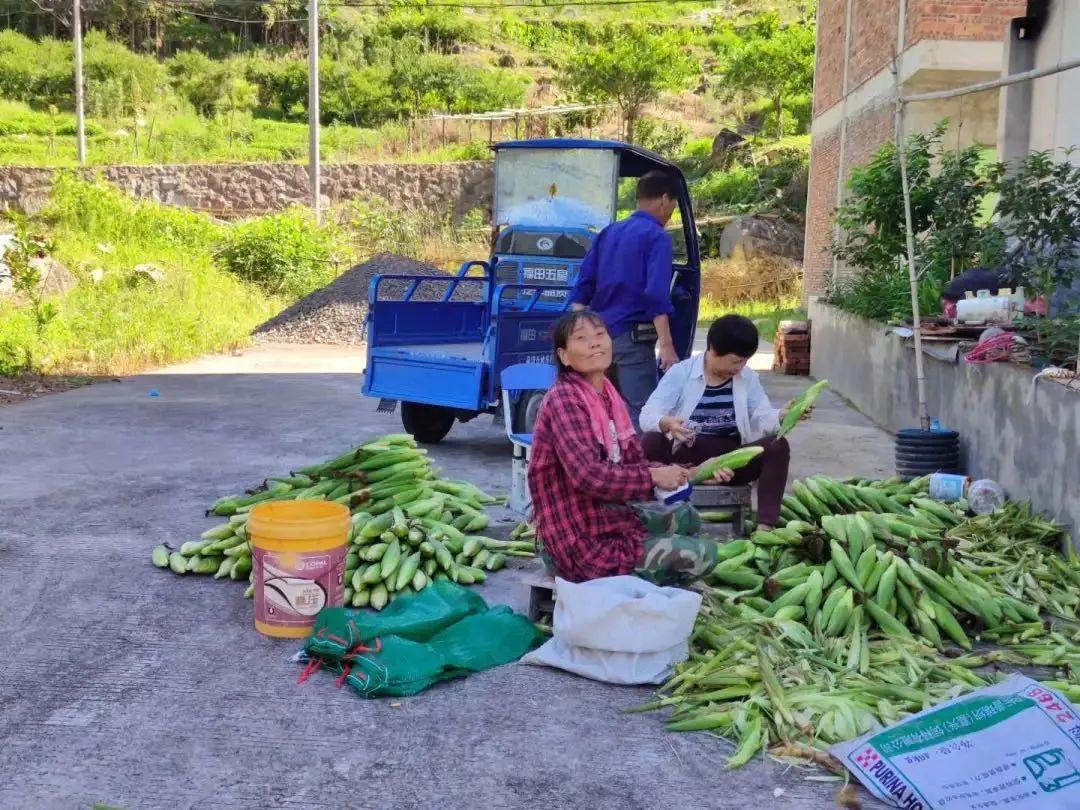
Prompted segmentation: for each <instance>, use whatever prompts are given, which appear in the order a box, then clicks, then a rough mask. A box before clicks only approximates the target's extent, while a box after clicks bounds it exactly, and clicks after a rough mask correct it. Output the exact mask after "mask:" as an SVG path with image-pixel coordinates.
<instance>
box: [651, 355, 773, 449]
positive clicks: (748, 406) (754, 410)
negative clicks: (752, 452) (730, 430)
mask: <svg viewBox="0 0 1080 810" xmlns="http://www.w3.org/2000/svg"><path fill="white" fill-rule="evenodd" d="M732 389H733V393H734V396H735V423H736V424H737V425H738V426H739V435H740V436H742V441H743V444H749V443H751V442H756V441H757V440H758V439H761V438H764V437H765V436H771V435H772V434H774V433H776V431H777V430H779V429H780V411H779V409H777V408H774V407H773V406H772V405H771V404H770V403H769V397H768V395H767V394H766V393H765V389H764V388H762V387H761V379H760V378H759V377H758V374H757V372H756V371H754V370H753V369H750V368H744V369H743V370H742V371H740V372H739V373H738V374H736V375H735V376H734V377H733V378H732ZM704 393H705V356H704V355H702V354H698V355H695V356H693V357H691V358H689V359H688V360H683V361H682V362H681V363H676V364H675V365H674V366H672V367H671V368H669V369H668V370H667V373H665V374H664V376H663V377H661V378H660V384H659V385H658V386H657V387H656V390H655V391H653V393H652V396H650V397H649V401H648V402H646V403H645V407H643V408H642V409H641V418H640V420H639V424H640V425H641V430H642V431H643V432H645V433H648V432H650V431H659V430H660V420H661V419H662V418H664V417H665V416H676V417H678V418H679V419H683V420H687V419H689V418H690V415H691V414H692V413H693V412H694V408H696V407H697V404H698V402H700V401H701V396H702V394H704Z"/></svg>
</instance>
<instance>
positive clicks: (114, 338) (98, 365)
mask: <svg viewBox="0 0 1080 810" xmlns="http://www.w3.org/2000/svg"><path fill="white" fill-rule="evenodd" d="M33 224H34V227H35V228H41V229H45V228H46V227H48V228H49V229H50V230H51V241H52V242H53V243H54V244H55V248H54V251H53V253H54V255H55V256H56V258H58V259H59V260H60V261H61V262H63V263H64V264H65V265H67V266H68V267H69V268H71V269H72V270H73V271H74V272H75V274H76V276H78V277H79V279H80V283H79V284H78V286H76V287H75V289H74V290H72V291H71V292H70V293H68V294H67V295H65V296H62V297H55V298H52V299H50V300H49V301H48V302H47V303H48V305H49V306H50V309H51V313H50V314H51V316H50V318H49V319H48V321H47V322H46V323H44V324H41V323H40V321H41V319H40V318H39V317H38V316H37V315H36V314H35V311H34V309H33V308H32V307H16V306H14V305H13V304H12V303H11V302H4V303H0V373H7V372H11V371H21V370H36V371H43V372H47V373H88V374H126V373H130V372H133V371H138V370H141V369H143V368H145V367H146V366H147V365H152V364H161V363H166V362H172V361H176V360H183V359H187V358H190V357H195V356H198V355H200V354H205V353H206V352H210V351H220V350H221V349H224V348H228V347H229V346H232V345H236V344H238V343H243V342H244V341H245V340H246V339H247V335H248V334H249V333H250V331H251V329H252V328H254V327H255V326H256V325H257V324H259V323H261V322H262V321H264V320H265V319H266V318H267V317H269V316H270V315H271V314H272V313H273V312H275V311H277V309H278V308H279V302H278V301H276V300H274V299H272V298H270V297H268V296H267V295H265V294H264V293H263V292H261V291H260V290H259V289H258V288H257V287H255V286H252V285H246V284H244V282H242V281H241V280H239V279H237V278H236V277H235V276H234V275H232V274H231V273H228V272H226V271H225V270H222V269H219V268H218V267H216V266H215V264H214V260H213V255H212V250H213V246H214V245H215V243H216V242H217V240H218V239H219V237H220V233H221V230H222V226H219V225H216V224H215V223H214V222H212V221H211V220H210V219H209V218H208V217H206V216H204V215H200V214H196V213H193V212H191V211H184V210H182V209H174V208H169V207H167V206H163V205H157V204H155V203H148V202H136V201H134V200H131V199H130V198H128V197H126V196H124V195H123V194H121V193H120V192H119V191H117V190H116V189H115V188H113V187H111V186H109V185H107V184H105V183H103V182H95V183H88V182H86V181H83V180H80V179H77V178H74V177H71V176H61V177H60V178H58V180H57V182H56V183H55V184H54V186H53V190H52V195H51V198H50V202H49V205H48V207H47V209H46V211H45V216H44V217H42V218H41V219H40V220H36V221H35V222H34V223H33ZM143 262H151V263H154V264H156V265H158V266H159V267H161V268H162V269H163V270H164V271H165V273H164V277H163V278H162V280H160V281H158V282H156V283H150V282H145V281H143V282H140V281H138V280H136V277H135V276H134V274H133V273H132V269H133V268H134V267H135V265H137V264H140V263H143ZM90 269H95V270H101V271H102V273H101V275H100V276H99V280H97V281H92V280H91V279H90V273H89V270H90ZM38 314H40V313H38Z"/></svg>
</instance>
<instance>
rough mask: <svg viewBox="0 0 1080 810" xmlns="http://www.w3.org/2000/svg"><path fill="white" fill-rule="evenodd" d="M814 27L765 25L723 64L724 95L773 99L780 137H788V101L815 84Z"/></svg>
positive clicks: (721, 92) (743, 42)
mask: <svg viewBox="0 0 1080 810" xmlns="http://www.w3.org/2000/svg"><path fill="white" fill-rule="evenodd" d="M814 39H815V34H814V28H813V26H812V25H789V26H787V27H786V28H778V27H775V26H769V25H761V26H758V27H757V33H756V35H751V36H749V37H748V38H746V39H744V40H743V41H742V44H741V45H738V46H735V47H734V48H733V49H731V51H730V53H729V55H728V57H727V63H726V65H724V66H723V67H722V68H721V72H722V83H721V87H720V95H721V96H726V97H728V98H732V97H736V96H740V95H741V96H744V97H745V96H764V97H765V98H767V99H769V100H770V101H771V102H772V108H773V113H774V115H775V117H776V137H777V138H778V139H779V138H782V137H784V101H785V100H786V99H790V98H791V97H792V96H797V95H803V94H808V93H810V92H811V91H812V90H813V87H814Z"/></svg>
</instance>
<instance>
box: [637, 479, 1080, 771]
mask: <svg viewBox="0 0 1080 810" xmlns="http://www.w3.org/2000/svg"><path fill="white" fill-rule="evenodd" d="M925 487H926V481H925V480H921V479H920V480H915V481H912V482H910V483H906V484H905V483H903V482H901V481H899V480H890V481H848V482H840V481H835V480H832V479H828V478H825V477H823V476H815V477H813V478H810V479H807V480H805V481H802V482H799V483H797V484H796V485H795V487H794V489H793V494H792V495H790V496H788V497H787V498H785V506H784V518H785V519H784V521H783V524H784V525H782V526H781V527H780V528H777V529H775V530H773V531H769V532H765V531H758V532H755V533H754V534H753V535H752V536H751V538H750V539H748V540H747V539H743V540H735V541H732V542H731V543H728V544H725V545H724V546H722V547H721V557H722V559H721V561H720V562H719V563H718V565H717V566H716V569H715V570H714V571H713V573H712V575H711V576H710V577H709V578H708V585H707V586H706V587H705V588H704V591H705V599H704V607H703V609H702V611H701V614H700V615H699V617H698V623H697V626H696V630H695V633H694V636H693V639H692V641H693V649H692V655H691V658H690V660H689V661H688V662H686V663H685V664H683V665H681V666H680V667H679V669H678V670H677V672H676V674H675V676H674V677H673V678H672V679H671V680H670V681H669V682H668V683H667V684H665V685H664V686H663V687H662V688H661V690H660V692H661V697H660V699H659V700H657V701H655V702H653V703H650V704H647V705H646V706H643V707H638V709H640V710H644V709H655V708H662V707H674V708H675V710H676V711H675V713H674V714H673V715H672V716H671V718H670V721H669V724H668V728H669V729H670V730H672V731H689V730H707V731H712V732H714V733H716V734H719V735H722V736H724V737H727V738H729V739H731V740H733V741H734V742H735V744H736V750H735V753H734V755H733V756H732V757H731V759H730V760H729V765H731V766H732V767H737V766H739V765H742V764H745V763H746V762H747V761H749V759H750V758H751V757H752V756H753V755H754V753H755V752H757V751H760V750H768V751H771V752H772V753H774V754H776V755H779V756H784V757H797V758H805V759H813V760H816V761H819V762H825V763H826V764H829V762H828V757H827V756H826V755H825V754H824V749H825V748H827V747H828V746H829V745H832V744H834V743H836V742H839V741H842V740H846V739H850V738H853V737H856V736H858V735H860V734H863V733H866V732H867V731H869V730H871V729H872V728H875V727H877V726H878V725H879V724H880V725H882V726H884V725H889V724H892V723H894V722H896V721H897V720H899V719H902V718H903V717H905V716H907V715H909V714H911V713H914V712H918V711H921V710H922V709H923V708H926V707H928V706H931V705H933V704H935V703H938V702H940V701H942V700H946V699H949V698H952V697H955V696H956V695H957V694H960V693H962V692H965V691H967V690H970V689H973V688H978V687H981V686H984V685H988V684H989V683H991V682H992V681H993V680H994V679H995V677H996V676H995V674H994V673H992V672H987V671H986V668H987V667H990V666H991V665H994V666H996V667H1002V666H1004V667H1020V666H1023V667H1031V666H1036V667H1053V668H1054V671H1051V672H1050V673H1049V674H1047V673H1045V672H1044V673H1043V674H1047V677H1048V678H1052V680H1048V681H1047V682H1048V683H1050V684H1051V685H1053V686H1054V687H1055V688H1058V689H1060V690H1061V691H1063V692H1064V693H1065V694H1067V695H1070V696H1072V695H1078V696H1080V646H1078V642H1080V622H1078V620H1077V619H1078V606H1080V594H1078V593H1077V589H1076V585H1077V584H1080V564H1078V562H1077V561H1076V560H1075V559H1069V560H1065V559H1063V558H1062V557H1061V556H1060V555H1059V554H1058V552H1057V548H1058V544H1059V541H1060V537H1061V529H1060V527H1058V526H1057V525H1055V524H1053V523H1051V522H1048V521H1046V520H1043V519H1041V518H1040V517H1038V516H1037V515H1034V514H1033V513H1032V512H1031V510H1030V508H1029V507H1027V506H1025V505H1021V504H1016V503H1009V504H1007V505H1006V506H1005V507H1004V508H1003V509H1001V510H999V511H998V512H995V513H994V514H992V515H986V516H981V517H975V518H967V517H965V515H964V509H965V506H966V505H965V504H963V503H959V504H956V505H946V504H942V503H939V502H936V501H931V500H929V499H928V498H926V497H924V496H925ZM972 640H974V641H976V642H995V643H996V644H997V645H998V646H997V647H996V648H991V647H990V646H989V644H982V645H981V646H980V650H979V651H977V652H975V653H971V652H967V650H970V649H971V646H972ZM959 648H962V649H959ZM834 764H835V763H834Z"/></svg>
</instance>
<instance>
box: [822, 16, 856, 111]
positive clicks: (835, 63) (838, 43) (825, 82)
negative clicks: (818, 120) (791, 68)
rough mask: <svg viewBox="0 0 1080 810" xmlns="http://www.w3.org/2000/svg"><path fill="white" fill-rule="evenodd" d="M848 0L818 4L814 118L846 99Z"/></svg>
mask: <svg viewBox="0 0 1080 810" xmlns="http://www.w3.org/2000/svg"><path fill="white" fill-rule="evenodd" d="M847 2H848V0H820V2H819V5H818V28H817V66H816V71H815V74H814V115H815V116H816V115H821V114H822V113H823V112H825V111H826V110H827V109H829V107H831V106H833V105H834V104H836V103H837V102H838V101H840V99H841V98H843V84H844V24H845V23H846V21H847Z"/></svg>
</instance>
